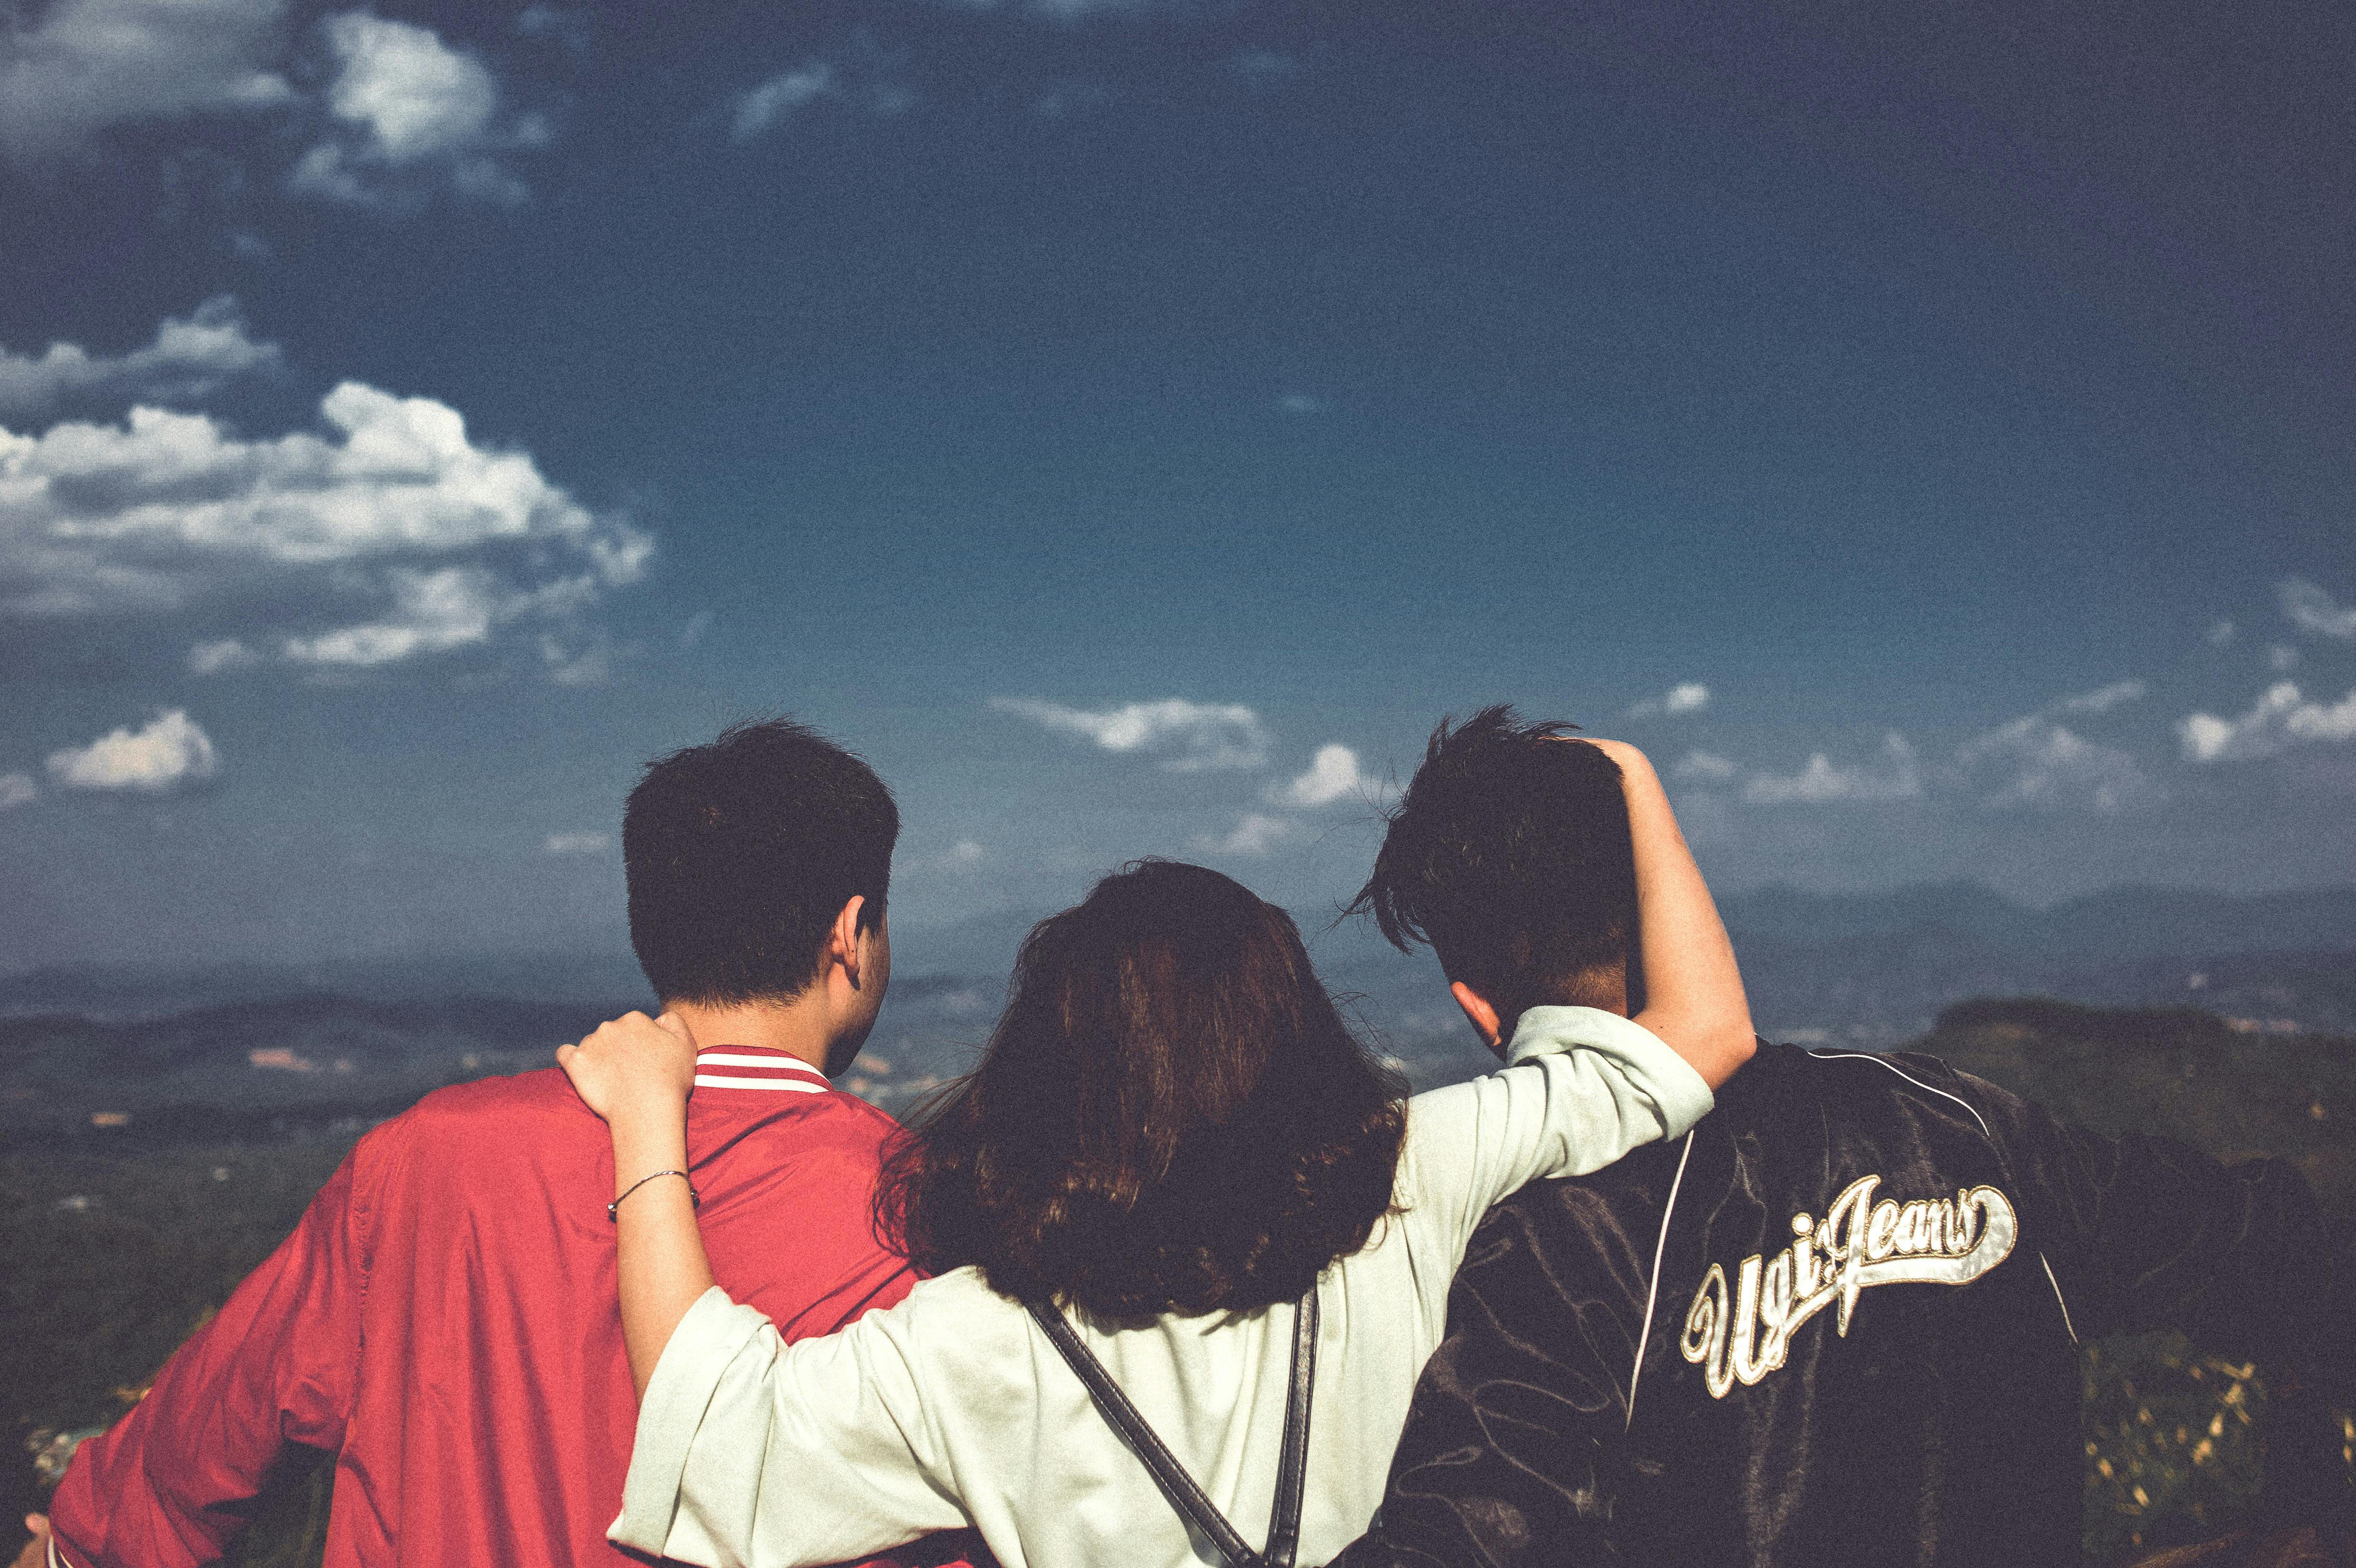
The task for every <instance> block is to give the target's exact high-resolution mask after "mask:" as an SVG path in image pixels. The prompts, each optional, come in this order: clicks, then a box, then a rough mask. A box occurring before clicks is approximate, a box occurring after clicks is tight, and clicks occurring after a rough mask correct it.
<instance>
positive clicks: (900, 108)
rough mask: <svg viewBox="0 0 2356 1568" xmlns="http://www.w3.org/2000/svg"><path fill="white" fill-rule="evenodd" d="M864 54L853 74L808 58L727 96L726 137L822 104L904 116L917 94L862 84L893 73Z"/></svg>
mask: <svg viewBox="0 0 2356 1568" xmlns="http://www.w3.org/2000/svg"><path fill="white" fill-rule="evenodd" d="M868 52H869V54H870V55H871V56H872V57H873V58H871V59H869V60H868V61H867V62H866V63H865V65H864V66H863V67H855V68H854V69H853V70H851V71H848V72H846V71H845V70H843V69H840V68H838V67H836V66H835V65H833V64H831V63H830V62H828V61H825V60H809V61H807V62H805V63H804V64H801V65H798V66H794V67H792V68H791V69H786V70H781V71H779V72H777V74H776V75H775V76H772V77H769V78H767V79H766V80H763V81H761V82H758V83H756V84H755V85H754V86H752V87H748V88H746V89H745V90H744V91H742V92H738V93H733V94H731V95H730V96H729V98H728V100H727V102H726V104H725V108H726V109H727V111H728V134H729V137H730V139H731V140H733V141H738V142H749V141H752V140H753V139H754V138H755V137H756V136H759V135H761V134H762V133H764V132H766V131H768V130H770V129H771V128H772V127H774V126H775V125H776V124H777V123H778V122H780V121H782V120H784V119H785V118H786V117H787V116H788V115H791V114H798V113H799V112H802V111H803V110H805V109H808V108H809V107H811V106H812V105H813V104H816V103H819V102H820V101H827V102H831V103H839V104H846V105H849V106H850V107H851V108H853V109H858V110H863V111H864V112H867V113H870V114H877V115H893V114H899V113H904V112H906V111H907V110H909V109H910V108H912V107H914V106H915V104H916V93H915V92H913V91H910V90H909V89H908V88H906V87H905V86H902V85H901V84H899V83H897V82H894V81H889V80H860V79H861V78H862V77H871V78H872V77H873V75H874V74H875V73H878V72H887V71H890V70H892V69H894V61H893V60H892V59H890V58H889V57H887V56H884V55H883V54H881V53H880V52H878V51H874V50H873V49H871V50H870V51H868ZM1043 112H1044V111H1043Z"/></svg>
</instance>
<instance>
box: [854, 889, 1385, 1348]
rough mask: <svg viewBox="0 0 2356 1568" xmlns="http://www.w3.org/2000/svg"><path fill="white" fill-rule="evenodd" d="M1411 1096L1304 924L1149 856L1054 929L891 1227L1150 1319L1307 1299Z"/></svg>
mask: <svg viewBox="0 0 2356 1568" xmlns="http://www.w3.org/2000/svg"><path fill="white" fill-rule="evenodd" d="M1405 1088H1406V1085H1405V1084H1404V1083H1402V1082H1401V1081H1400V1080H1399V1079H1398V1077H1397V1075H1396V1074H1393V1073H1391V1072H1387V1071H1385V1070H1384V1069H1383V1068H1382V1067H1381V1066H1380V1065H1378V1064H1377V1063H1376V1061H1375V1060H1374V1059H1373V1058H1372V1057H1371V1056H1370V1055H1369V1054H1368V1052H1367V1051H1366V1049H1365V1047H1364V1046H1363V1045H1361V1044H1360V1043H1359V1041H1358V1040H1357V1039H1356V1037H1355V1036H1354V1035H1353V1034H1352V1033H1351V1032H1350V1029H1349V1028H1348V1027H1347V1026H1346V1025H1345V1024H1344V1022H1343V1020H1342V1016H1341V1014H1340V1012H1339V1011H1338V1010H1336V1008H1334V1005H1333V1000H1332V998H1331V997H1328V996H1327V995H1326V993H1325V989H1324V987H1323V986H1322V985H1321V984H1320V983H1319V981H1318V979H1317V976H1316V975H1315V973H1314V972H1313V971H1312V969H1311V968H1310V965H1309V955H1308V953H1307V951H1306V950H1305V949H1304V948H1303V947H1302V946H1301V933H1299V931H1297V930H1296V929H1295V928H1294V926H1293V923H1292V920H1291V917H1290V916H1289V915H1287V914H1286V913H1285V912H1283V911H1282V910H1280V909H1278V908H1277V907H1275V906H1274V905H1273V904H1269V903H1265V902H1262V901H1260V900H1259V899H1258V898H1257V897H1255V896H1254V895H1253V894H1252V892H1251V891H1250V890H1249V889H1248V888H1245V887H1244V886H1243V885H1242V884H1240V883H1238V882H1237V881H1234V880H1231V879H1229V878H1226V877H1223V876H1221V875H1219V873H1217V872H1216V871H1212V870H1206V869H1204V868H1202V867H1200V866H1188V865H1182V864H1179V863H1176V862H1173V861H1168V860H1140V861H1136V862H1133V863H1131V864H1130V865H1129V866H1126V867H1124V868H1122V869H1120V870H1119V871H1118V872H1116V873H1114V874H1113V875H1111V876H1108V877H1107V878H1105V879H1104V880H1102V881H1100V882H1098V884H1097V886H1096V888H1095V890H1094V891H1091V892H1090V893H1089V894H1088V896H1087V899H1086V900H1085V901H1082V902H1081V903H1080V904H1078V905H1077V906H1076V907H1075V908H1072V909H1068V910H1066V911H1065V912H1063V913H1061V914H1058V915H1053V916H1051V917H1049V918H1048V919H1046V920H1044V921H1041V922H1040V923H1038V924H1037V925H1036V926H1034V927H1033V928H1032V931H1031V934H1030V935H1029V936H1028V937H1027V938H1025V939H1024V941H1023V947H1022V951H1021V954H1020V955H1018V956H1017V957H1016V959H1015V962H1014V977H1013V980H1012V985H1011V987H1010V994H1009V998H1008V1001H1007V1006H1006V1011H1005V1013H1004V1014H1003V1015H1002V1016H1001V1018H1000V1019H999V1021H998V1027H997V1029H996V1030H995V1032H993V1033H992V1035H991V1040H990V1046H989V1050H988V1051H987V1052H986V1053H985V1054H984V1056H983V1058H982V1061H981V1065H980V1067H979V1068H977V1069H976V1070H975V1071H974V1072H972V1073H971V1074H969V1076H967V1077H966V1078H964V1079H961V1080H960V1081H958V1083H956V1084H955V1085H953V1086H952V1087H951V1088H950V1089H949V1090H948V1091H946V1092H945V1093H944V1094H943V1095H942V1096H941V1097H940V1098H938V1099H937V1100H936V1101H934V1102H933V1104H931V1105H929V1106H928V1107H926V1109H925V1110H924V1111H923V1112H921V1113H920V1114H919V1115H918V1116H917V1117H916V1123H915V1136H912V1137H911V1138H909V1139H908V1140H907V1141H906V1142H905V1143H904V1144H903V1145H902V1146H901V1147H900V1148H899V1149H898V1150H897V1151H896V1152H895V1154H894V1156H893V1157H892V1158H891V1160H890V1161H889V1163H888V1164H887V1166H886V1168H885V1170H884V1175H883V1181H882V1183H881V1185H880V1186H879V1188H878V1189H877V1211H878V1221H879V1225H880V1227H881V1228H882V1229H883V1232H884V1233H885V1234H889V1235H894V1236H895V1237H896V1238H897V1239H898V1240H899V1241H900V1242H901V1243H902V1244H903V1245H904V1246H905V1248H906V1250H907V1253H908V1256H909V1257H910V1258H911V1259H912V1260H913V1261H914V1262H915V1263H916V1265H917V1266H918V1267H919V1268H922V1269H924V1270H926V1272H928V1273H935V1274H937V1273H940V1272H942V1271H944V1270H948V1269H952V1268H958V1267H961V1266H963V1265H965V1264H979V1265H980V1268H981V1270H982V1272H983V1274H984V1275H986V1276H987V1277H988V1279H989V1281H990V1284H991V1288H992V1289H994V1290H997V1291H999V1292H1001V1294H1003V1295H1006V1296H1013V1297H1015V1298H1016V1299H1018V1300H1022V1301H1046V1300H1053V1301H1060V1302H1066V1303H1069V1304H1072V1305H1074V1306H1076V1307H1080V1308H1082V1309H1083V1310H1086V1311H1087V1312H1089V1313H1092V1314H1094V1315H1096V1316H1098V1317H1105V1318H1109V1319H1115V1320H1125V1321H1134V1320H1137V1319H1140V1318H1144V1317H1151V1316H1154V1315H1156V1314H1160V1313H1164V1312H1175V1313H1181V1314H1190V1315H1191V1314H1196V1313H1205V1312H1244V1311H1249V1310H1251V1309H1253V1308H1255V1307H1264V1306H1267V1305H1269V1304H1270V1303H1272V1302H1277V1301H1290V1300H1294V1299H1296V1298H1298V1297H1299V1296H1301V1294H1302V1293H1303V1292H1305V1291H1306V1290H1307V1289H1308V1288H1309V1286H1310V1285H1311V1284H1312V1283H1313V1282H1314V1281H1315V1279H1316V1278H1317V1275H1318V1273H1319V1272H1320V1271H1321V1270H1323V1268H1324V1267H1325V1265H1326V1264H1329V1263H1331V1262H1333V1260H1334V1259H1335V1258H1337V1257H1343V1256H1345V1255H1347V1254H1349V1253H1355V1252H1356V1251H1357V1250H1359V1249H1360V1248H1361V1247H1363V1246H1365V1244H1366V1240H1367V1237H1368V1236H1369V1235H1371V1234H1372V1233H1373V1230H1374V1227H1375V1224H1376V1221H1378V1220H1380V1219H1381V1218H1382V1217H1383V1216H1384V1215H1385V1214H1387V1213H1388V1212H1389V1211H1390V1209H1391V1192H1392V1183H1393V1179H1394V1176H1395V1173H1396V1168H1397V1166H1398V1151H1399V1139H1400V1136H1401V1134H1402V1133H1403V1131H1404V1130H1405V1126H1406V1119H1405V1114H1404V1109H1403V1106H1402V1104H1401V1099H1400V1097H1401V1095H1402V1094H1403V1093H1404V1092H1405Z"/></svg>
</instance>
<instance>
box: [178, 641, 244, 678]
mask: <svg viewBox="0 0 2356 1568" xmlns="http://www.w3.org/2000/svg"><path fill="white" fill-rule="evenodd" d="M261 662H262V656H261V655H259V654H257V653H255V652H254V651H253V650H252V648H249V647H247V646H246V645H244V644H243V643H241V642H240V641H238V639H236V638H235V637H222V638H220V639H219V640H218V641H215V642H209V643H198V644H197V645H195V646H193V647H191V648H190V649H189V650H188V671H189V673H190V674H192V675H220V674H222V673H224V672H225V671H228V670H233V669H244V668H246V667H248V666H250V665H256V664H259V663H261Z"/></svg>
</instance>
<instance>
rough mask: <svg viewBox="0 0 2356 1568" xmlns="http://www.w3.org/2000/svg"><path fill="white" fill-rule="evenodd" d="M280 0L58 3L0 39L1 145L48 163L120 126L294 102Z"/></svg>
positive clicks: (18, 22) (17, 18)
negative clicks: (276, 64)
mask: <svg viewBox="0 0 2356 1568" xmlns="http://www.w3.org/2000/svg"><path fill="white" fill-rule="evenodd" d="M284 11H285V5H284V0H55V3H54V4H51V5H48V6H46V7H27V6H16V7H12V8H11V15H12V20H13V25H11V26H10V27H8V28H7V30H6V32H5V35H0V151H5V153H7V154H8V155H11V156H13V157H14V158H15V159H16V161H17V162H19V163H23V164H28V165H29V164H44V163H48V162H50V161H51V160H53V159H55V158H56V157H58V156H59V155H62V154H65V153H67V152H69V151H70V150H72V149H74V148H76V147H78V146H79V145H80V144H82V143H84V142H85V141H87V140H88V139H89V138H90V137H91V135H92V134H93V133H96V132H97V131H99V130H101V129H102V128H103V127H105V126H107V125H111V124H114V123H120V122H123V121H131V120H153V119H159V118H167V117H171V116H177V115H183V114H193V113H201V112H252V111H255V110H262V109H269V108H272V107H273V106H276V105H279V104H283V103H286V102H289V101H292V100H293V99H294V97H295V90H294V89H293V88H292V87H290V86H289V85H288V84H287V81H286V79H285V78H284V77H283V76H281V75H279V74H278V73H277V72H276V71H275V70H273V69H269V65H270V62H271V61H272V60H273V59H274V58H275V56H276V54H277V52H278V49H279V47H280V22H281V19H282V17H283V16H284Z"/></svg>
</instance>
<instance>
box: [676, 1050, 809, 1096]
mask: <svg viewBox="0 0 2356 1568" xmlns="http://www.w3.org/2000/svg"><path fill="white" fill-rule="evenodd" d="M695 1086H696V1087H697V1088H699V1089H764V1090H768V1091H770V1092H772V1093H778V1092H782V1093H788V1094H824V1093H828V1092H829V1091H830V1090H831V1089H833V1087H834V1085H833V1084H831V1083H828V1082H827V1078H826V1074H825V1073H823V1072H819V1070H818V1069H817V1068H815V1067H812V1066H811V1065H810V1064H809V1062H807V1061H803V1060H802V1059H801V1058H800V1057H798V1056H795V1055H792V1054H790V1053H789V1052H787V1051H772V1050H770V1049H769V1048H768V1047H766V1046H760V1045H715V1046H712V1048H711V1049H710V1050H708V1051H697V1052H696V1053H695Z"/></svg>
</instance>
